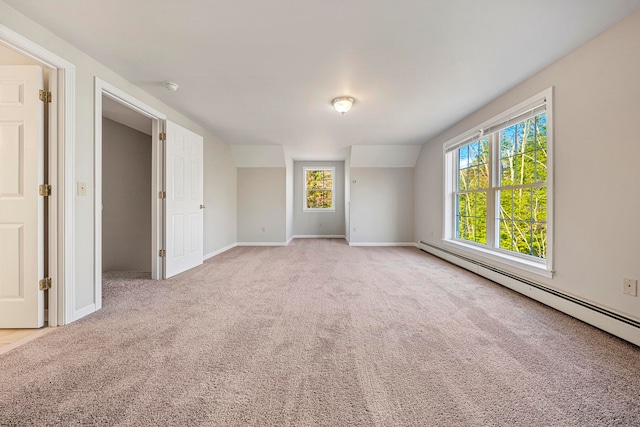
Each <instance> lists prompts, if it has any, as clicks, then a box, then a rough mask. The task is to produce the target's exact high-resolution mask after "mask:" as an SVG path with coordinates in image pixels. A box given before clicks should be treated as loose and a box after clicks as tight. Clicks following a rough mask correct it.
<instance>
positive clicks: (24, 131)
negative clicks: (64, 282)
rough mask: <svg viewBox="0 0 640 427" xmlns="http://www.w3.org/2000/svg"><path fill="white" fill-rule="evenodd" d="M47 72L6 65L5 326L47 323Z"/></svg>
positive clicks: (1, 303)
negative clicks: (43, 187) (43, 96)
mask: <svg viewBox="0 0 640 427" xmlns="http://www.w3.org/2000/svg"><path fill="white" fill-rule="evenodd" d="M43 84H44V82H43V70H42V68H41V67H39V66H2V67H0V327H3V328H40V327H42V326H44V292H43V291H40V289H39V287H38V281H39V280H40V279H42V278H43V276H44V200H43V197H41V196H40V195H39V193H38V187H39V185H40V184H42V183H43V178H44V104H43V103H42V101H40V100H39V90H40V89H43Z"/></svg>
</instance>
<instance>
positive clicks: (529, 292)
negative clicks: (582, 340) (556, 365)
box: [418, 244, 640, 346]
mask: <svg viewBox="0 0 640 427" xmlns="http://www.w3.org/2000/svg"><path fill="white" fill-rule="evenodd" d="M418 248H420V249H422V250H424V251H426V252H428V253H430V254H432V255H435V256H437V257H438V258H442V259H444V260H445V261H449V262H450V263H452V264H455V265H458V266H460V267H462V268H464V269H466V270H469V271H471V272H473V273H476V274H478V275H479V276H482V277H486V278H487V279H489V280H492V281H494V282H496V283H498V284H500V285H502V286H505V287H507V288H509V289H512V290H514V291H516V292H518V293H521V294H522V295H525V296H527V297H529V298H531V299H534V300H536V301H539V302H541V303H542V304H545V305H548V306H549V307H553V308H555V309H556V310H559V311H561V312H563V313H565V314H568V315H569V316H572V317H575V318H576V319H579V320H582V321H583V322H585V323H588V324H590V325H592V326H595V327H596V328H599V329H602V330H603V331H606V332H609V333H610V334H613V335H615V336H617V337H620V338H622V339H623V340H626V341H629V342H631V343H633V344H635V345H638V346H640V333H639V332H640V323H639V322H637V321H635V320H633V319H630V318H627V317H625V316H624V315H622V314H619V313H615V312H612V311H610V310H607V309H605V308H604V307H598V306H596V305H594V304H593V303H589V302H587V301H582V300H580V299H579V298H576V297H573V296H570V295H562V294H561V292H559V291H555V290H552V289H551V288H549V287H547V286H544V285H541V284H536V283H535V282H533V281H531V280H529V279H522V280H518V279H517V278H515V277H516V276H515V275H512V274H511V273H506V272H505V273H506V274H507V275H506V274H501V273H499V272H496V271H494V270H491V269H489V268H486V267H483V266H482V265H478V264H476V263H474V262H470V261H467V260H465V259H462V258H459V257H458V256H456V255H453V254H451V253H449V251H444V250H440V249H438V248H436V247H434V246H431V245H424V244H419V245H418ZM509 276H513V277H509ZM525 282H530V283H531V284H527V283H525ZM537 286H540V287H537ZM543 288H547V290H545V289H543ZM589 306H591V307H589Z"/></svg>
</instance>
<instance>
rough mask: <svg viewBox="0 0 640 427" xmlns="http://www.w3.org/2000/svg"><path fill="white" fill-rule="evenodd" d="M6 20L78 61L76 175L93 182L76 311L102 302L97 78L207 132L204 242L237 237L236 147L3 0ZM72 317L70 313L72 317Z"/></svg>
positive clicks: (1, 14)
mask: <svg viewBox="0 0 640 427" xmlns="http://www.w3.org/2000/svg"><path fill="white" fill-rule="evenodd" d="M0 24H2V25H4V26H6V27H8V28H9V29H11V30H13V31H15V32H17V33H18V34H20V35H22V36H23V37H25V38H27V39H29V40H31V41H32V42H34V43H36V44H38V45H40V46H42V47H44V48H45V49H47V50H49V51H51V52H53V53H54V54H56V55H58V56H60V57H62V58H64V59H66V60H67V61H69V62H71V63H72V64H74V65H75V67H76V68H75V71H76V82H75V101H76V106H75V107H76V108H75V117H74V119H75V129H74V131H75V135H74V136H75V146H74V147H73V153H70V155H72V156H73V159H74V168H73V177H74V182H73V183H70V185H73V186H75V181H84V182H87V183H88V186H89V193H88V195H87V196H86V197H75V198H74V199H73V201H72V203H73V215H74V228H73V230H70V231H72V235H73V236H74V246H75V251H74V259H73V260H72V263H71V264H72V265H73V266H74V271H73V272H70V274H69V275H68V278H73V282H72V283H68V286H69V287H68V289H69V291H70V292H73V301H74V305H75V306H74V307H73V308H72V311H73V312H77V313H83V314H86V313H87V310H90V309H91V307H92V305H93V304H95V303H96V301H97V299H96V295H95V277H96V272H95V271H94V256H95V254H94V233H93V230H94V228H95V226H96V224H95V220H94V205H95V201H94V195H95V191H94V179H93V178H94V167H93V164H94V163H93V161H94V141H93V139H94V126H93V111H94V92H93V88H94V78H95V77H96V76H97V77H99V78H100V79H102V80H104V81H106V82H107V83H109V84H111V85H113V86H115V87H117V88H118V89H120V90H122V91H124V92H126V93H128V94H129V95H131V96H133V97H135V98H137V99H138V100H140V101H141V102H144V103H145V104H147V105H149V106H151V107H152V108H155V109H156V110H159V111H161V112H162V113H164V114H166V116H167V118H168V119H169V120H171V121H173V122H175V123H177V124H179V125H180V126H183V127H185V128H187V129H189V130H191V131H193V132H196V133H198V134H200V135H202V136H203V137H204V156H205V159H204V167H205V174H204V179H205V188H204V190H205V200H204V202H205V205H206V206H207V209H206V213H205V216H204V222H205V223H204V230H205V236H204V247H205V253H207V252H212V251H215V250H217V249H221V248H224V247H227V246H229V245H231V244H233V243H235V242H236V235H235V230H236V212H235V209H236V200H235V195H236V189H235V179H236V177H235V164H234V163H233V158H232V157H231V151H230V149H229V147H228V146H227V145H226V144H224V142H222V141H220V140H218V139H217V138H216V137H215V136H213V135H212V134H211V133H210V132H208V131H206V130H205V129H204V128H203V127H202V126H200V125H199V124H197V123H195V122H194V121H192V120H191V119H189V118H188V117H186V116H184V115H182V114H181V113H179V112H178V111H176V110H174V109H172V108H170V107H169V106H167V105H166V104H164V103H162V102H160V101H159V100H157V99H156V98H154V97H152V96H151V95H149V94H148V93H146V92H145V91H144V90H143V89H142V88H140V87H138V86H136V85H134V84H132V83H131V82H129V81H127V80H126V79H125V78H123V77H122V76H120V75H118V74H116V73H115V72H113V71H112V70H110V69H109V68H107V67H105V66H104V65H102V64H100V63H99V62H97V61H95V60H94V59H93V58H91V57H89V56H88V55H86V54H85V53H83V52H81V51H80V50H79V49H77V48H76V47H74V46H72V45H70V44H69V43H67V42H65V41H64V40H62V39H61V38H59V37H58V36H56V35H54V34H52V33H51V32H49V31H48V30H46V29H44V28H43V27H41V26H40V25H38V24H36V23H35V22H33V21H31V20H30V19H28V18H26V17H25V16H23V15H21V14H20V13H18V12H16V11H15V10H14V9H12V8H11V7H9V6H8V5H7V4H6V3H4V2H2V1H0ZM67 321H68V319H67Z"/></svg>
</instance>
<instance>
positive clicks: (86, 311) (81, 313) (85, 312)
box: [67, 304, 96, 323]
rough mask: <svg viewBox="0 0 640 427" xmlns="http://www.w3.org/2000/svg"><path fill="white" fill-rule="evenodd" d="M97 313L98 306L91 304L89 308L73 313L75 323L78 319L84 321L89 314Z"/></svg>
mask: <svg viewBox="0 0 640 427" xmlns="http://www.w3.org/2000/svg"><path fill="white" fill-rule="evenodd" d="M95 311H96V305H95V304H89V305H88V306H86V307H83V308H81V309H80V310H76V311H74V312H73V321H74V322H75V321H76V320H78V319H82V318H83V317H84V316H88V315H89V314H91V313H94V312H95ZM67 323H69V322H67Z"/></svg>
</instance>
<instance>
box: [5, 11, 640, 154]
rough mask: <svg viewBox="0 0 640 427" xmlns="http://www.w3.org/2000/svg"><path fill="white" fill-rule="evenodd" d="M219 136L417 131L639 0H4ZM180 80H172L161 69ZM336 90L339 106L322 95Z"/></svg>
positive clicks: (443, 123) (311, 141)
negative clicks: (343, 101) (343, 99)
mask: <svg viewBox="0 0 640 427" xmlns="http://www.w3.org/2000/svg"><path fill="white" fill-rule="evenodd" d="M6 3H8V4H9V5H11V6H13V7H14V8H16V9H17V10H19V11H21V12H22V13H24V14H25V15H27V16H28V17H30V18H31V19H33V20H34V21H36V22H38V23H39V24H41V25H42V26H44V27H46V28H49V29H50V30H51V31H52V32H54V33H55V34H57V35H59V36H60V37H62V38H63V39H66V40H67V41H68V42H70V43H72V44H74V45H76V46H77V47H79V48H80V49H82V50H83V51H85V52H86V53H88V54H89V55H91V56H92V57H94V58H96V59H97V60H98V61H100V62H102V63H103V64H105V65H106V66H108V67H109V68H111V69H113V70H115V71H116V72H118V73H119V74H121V75H122V76H124V77H125V78H127V79H128V80H130V81H131V82H133V83H134V84H136V85H138V86H140V87H142V88H143V89H145V90H146V91H148V92H149V93H151V94H152V95H154V96H156V97H157V98H159V99H161V100H162V101H164V102H165V103H167V104H169V105H170V106H172V107H174V108H176V109H178V110H180V111H182V112H183V113H185V114H186V115H188V116H190V117H191V118H192V119H194V120H196V121H197V122H199V123H201V124H202V125H203V126H205V127H206V128H207V129H209V130H210V131H211V132H212V133H213V134H214V135H216V136H217V137H218V138H220V139H221V140H223V141H225V142H227V143H229V144H232V145H283V146H284V147H285V150H286V151H287V152H288V153H290V154H291V156H292V157H293V158H294V159H297V160H304V159H314V160H320V159H344V157H345V155H346V153H347V148H348V147H349V146H351V145H394V144H400V145H414V144H422V143H424V142H425V141H427V140H429V139H430V138H432V137H433V136H435V135H436V134H438V133H440V132H441V131H443V130H444V129H446V128H447V127H449V126H451V125H452V124H454V123H456V122H458V121H459V120H461V119H462V118H464V117H465V116H467V115H468V114H470V113H471V112H473V111H475V110H476V109H478V108H479V107H481V106H482V105H484V104H486V103H487V102H489V101H490V100H492V99H493V98H495V97H496V96H498V95H500V94H502V93H503V92H505V91H506V90H508V89H509V88H511V87H513V86H514V85H516V84H517V83H519V82H521V81H523V80H524V79H526V78H527V77H529V76H531V75H532V74H534V73H535V72H537V71H539V70H541V69H542V68H544V67H546V66H548V65H549V64H551V63H552V62H554V61H556V60H557V59H559V58H560V57H562V56H564V55H566V54H567V53H569V52H570V51H572V50H573V49H575V48H576V47H578V46H579V45H581V44H583V43H585V42H586V41H588V40H589V39H591V38H593V37H594V36H596V35H597V34H599V33H600V32H602V31H604V30H605V29H607V28H609V27H610V26H612V25H614V24H615V23H617V22H618V21H620V20H621V19H623V18H624V17H626V16H628V15H629V14H631V13H633V12H635V11H637V10H638V9H639V8H640V0H562V1H559V0H517V1H515V0H482V1H477V0H431V1H426V0H399V1H388V0H322V1H300V0H271V1H264V0H243V1H202V0H181V1H176V0H136V1H131V0H108V1H105V0H47V1H42V0H6ZM164 80H172V81H175V82H176V83H178V84H179V85H180V89H179V90H178V91H177V92H169V91H167V90H165V89H164V88H163V87H162V85H161V82H162V81H164ZM341 95H349V96H352V97H354V98H355V99H356V104H355V105H354V107H353V109H352V110H351V111H350V112H349V113H347V114H345V115H344V116H341V115H340V114H338V113H337V112H335V111H334V110H333V109H332V107H331V105H330V101H331V100H332V98H334V97H337V96H341Z"/></svg>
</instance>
